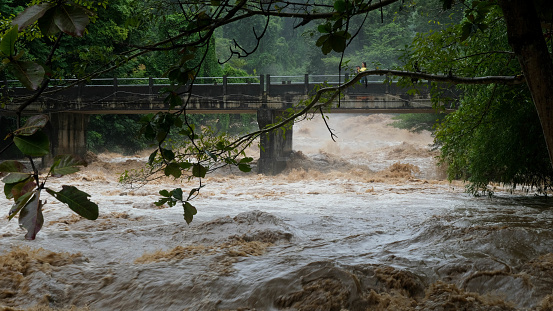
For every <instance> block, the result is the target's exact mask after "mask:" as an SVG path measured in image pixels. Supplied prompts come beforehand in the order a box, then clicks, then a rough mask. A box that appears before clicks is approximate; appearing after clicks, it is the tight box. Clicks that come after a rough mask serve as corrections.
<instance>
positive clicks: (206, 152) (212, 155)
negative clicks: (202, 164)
mask: <svg viewBox="0 0 553 311" xmlns="http://www.w3.org/2000/svg"><path fill="white" fill-rule="evenodd" d="M205 154H207V155H208V156H209V157H210V158H211V159H213V161H217V156H216V155H214V154H213V153H211V152H210V151H209V150H206V151H205Z"/></svg>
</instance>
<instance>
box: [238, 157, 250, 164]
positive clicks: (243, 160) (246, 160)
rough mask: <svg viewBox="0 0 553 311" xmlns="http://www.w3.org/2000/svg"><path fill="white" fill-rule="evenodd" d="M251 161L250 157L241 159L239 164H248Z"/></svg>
mask: <svg viewBox="0 0 553 311" xmlns="http://www.w3.org/2000/svg"><path fill="white" fill-rule="evenodd" d="M252 161H253V158H252V157H245V158H243V159H241V160H240V162H239V163H250V162H252Z"/></svg>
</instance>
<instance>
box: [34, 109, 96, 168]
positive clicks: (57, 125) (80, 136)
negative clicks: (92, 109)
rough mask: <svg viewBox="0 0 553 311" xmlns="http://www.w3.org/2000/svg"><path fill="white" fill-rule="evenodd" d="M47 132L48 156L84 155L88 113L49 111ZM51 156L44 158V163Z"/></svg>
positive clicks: (47, 161)
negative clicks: (48, 139) (48, 141)
mask: <svg viewBox="0 0 553 311" xmlns="http://www.w3.org/2000/svg"><path fill="white" fill-rule="evenodd" d="M49 117H50V124H49V126H48V127H47V132H48V135H49V138H50V155H51V156H50V157H53V156H56V155H60V154H74V155H78V156H81V157H83V158H84V156H85V155H86V126H87V124H88V115H87V114H81V113H69V112H57V113H49ZM51 160H52V159H51V158H49V157H47V158H46V159H45V162H46V163H50V162H51Z"/></svg>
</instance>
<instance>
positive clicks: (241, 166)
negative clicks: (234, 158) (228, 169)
mask: <svg viewBox="0 0 553 311" xmlns="http://www.w3.org/2000/svg"><path fill="white" fill-rule="evenodd" d="M238 169H239V170H240V171H242V172H244V173H248V172H251V170H252V168H251V167H250V165H249V164H238Z"/></svg>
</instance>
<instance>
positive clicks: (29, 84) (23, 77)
mask: <svg viewBox="0 0 553 311" xmlns="http://www.w3.org/2000/svg"><path fill="white" fill-rule="evenodd" d="M7 68H8V70H9V71H10V73H12V74H13V75H14V76H15V77H16V78H17V80H19V82H21V84H23V85H24V86H25V87H26V88H27V89H29V90H33V91H36V90H37V89H38V87H39V86H40V84H41V83H42V80H43V79H44V73H45V71H44V68H43V67H42V66H40V65H39V64H37V63H35V62H29V61H15V60H14V61H11V62H10V63H9V64H8V66H7Z"/></svg>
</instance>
